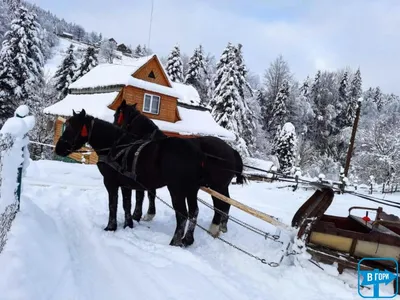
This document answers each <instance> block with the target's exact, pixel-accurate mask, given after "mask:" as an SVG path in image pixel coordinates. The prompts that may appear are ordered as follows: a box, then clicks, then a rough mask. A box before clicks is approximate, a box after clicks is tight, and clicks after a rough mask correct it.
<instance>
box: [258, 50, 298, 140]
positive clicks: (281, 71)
mask: <svg viewBox="0 0 400 300" xmlns="http://www.w3.org/2000/svg"><path fill="white" fill-rule="evenodd" d="M284 80H286V81H288V82H291V81H292V74H291V71H290V68H289V64H288V62H287V61H285V60H284V58H283V56H282V55H279V56H278V57H277V58H276V59H275V60H274V61H273V62H271V63H270V65H269V67H268V69H267V70H265V74H264V89H265V91H266V99H267V100H266V102H265V104H266V107H265V108H264V109H263V110H264V112H265V113H264V114H263V121H264V125H263V128H264V129H265V130H266V131H267V133H268V134H269V135H271V134H273V132H274V130H275V128H269V126H268V124H269V123H270V120H271V119H272V117H273V115H272V104H273V103H274V102H275V100H276V96H277V95H278V92H279V89H280V88H281V86H282V83H283V81H284ZM270 130H272V131H270Z"/></svg>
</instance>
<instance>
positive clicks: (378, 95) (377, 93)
mask: <svg viewBox="0 0 400 300" xmlns="http://www.w3.org/2000/svg"><path fill="white" fill-rule="evenodd" d="M373 101H374V102H375V104H376V107H377V108H378V111H381V110H382V107H383V95H382V92H381V89H380V87H379V86H378V87H376V89H375V94H374V95H373Z"/></svg>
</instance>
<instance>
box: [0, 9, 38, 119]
mask: <svg viewBox="0 0 400 300" xmlns="http://www.w3.org/2000/svg"><path fill="white" fill-rule="evenodd" d="M41 30H42V29H41V26H40V25H39V23H38V22H37V21H36V15H35V14H33V13H31V12H29V11H28V10H27V9H26V8H25V7H23V6H21V7H20V8H18V10H17V14H16V18H15V19H14V20H13V21H12V23H11V28H10V30H9V31H7V32H6V34H5V39H4V41H3V44H2V48H1V50H0V65H1V66H2V68H1V69H0V111H1V113H0V122H1V123H3V122H4V121H5V120H6V119H7V118H9V117H11V116H12V115H13V113H14V110H15V109H16V107H17V106H19V105H20V104H22V103H23V104H28V105H32V104H33V103H34V102H35V101H38V99H37V98H36V90H37V88H38V87H40V86H41V85H42V84H43V64H44V60H43V54H42V52H41V48H42V46H41V41H40V38H39V37H40V32H41Z"/></svg>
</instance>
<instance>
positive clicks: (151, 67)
mask: <svg viewBox="0 0 400 300" xmlns="http://www.w3.org/2000/svg"><path fill="white" fill-rule="evenodd" d="M151 72H153V74H152V75H154V77H155V78H151V77H149V75H150V73H151ZM133 77H135V78H138V79H142V80H145V81H149V82H152V83H157V84H160V85H163V86H168V87H170V85H169V83H168V79H167V77H166V76H165V74H164V72H163V71H162V67H161V65H160V63H159V62H158V61H157V59H156V58H155V57H153V58H152V59H150V60H149V61H148V62H147V63H146V64H145V65H144V66H142V67H141V68H139V69H138V70H137V71H136V72H135V73H134V74H133Z"/></svg>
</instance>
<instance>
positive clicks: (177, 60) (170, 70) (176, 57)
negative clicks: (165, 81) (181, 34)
mask: <svg viewBox="0 0 400 300" xmlns="http://www.w3.org/2000/svg"><path fill="white" fill-rule="evenodd" d="M166 69H167V74H168V75H169V77H170V79H171V80H172V81H174V82H183V64H182V59H181V51H180V50H179V46H178V45H176V46H175V47H174V48H173V49H172V51H171V53H170V55H169V56H168V61H167V68H166Z"/></svg>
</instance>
